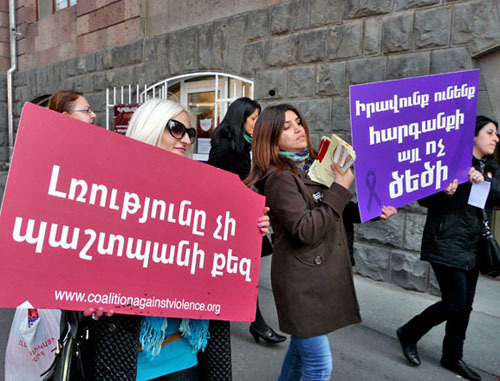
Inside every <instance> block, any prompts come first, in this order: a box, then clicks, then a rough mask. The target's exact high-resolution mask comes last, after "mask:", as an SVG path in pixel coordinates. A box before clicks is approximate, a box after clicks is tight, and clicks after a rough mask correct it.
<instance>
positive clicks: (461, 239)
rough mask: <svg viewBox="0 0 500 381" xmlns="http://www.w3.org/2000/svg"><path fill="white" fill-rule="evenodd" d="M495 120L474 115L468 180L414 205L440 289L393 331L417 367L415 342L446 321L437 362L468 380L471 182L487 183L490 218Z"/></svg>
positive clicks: (496, 182)
mask: <svg viewBox="0 0 500 381" xmlns="http://www.w3.org/2000/svg"><path fill="white" fill-rule="evenodd" d="M497 128H498V124H497V122H495V121H493V120H491V119H489V118H486V117H484V116H478V117H477V120H476V130H475V136H474V148H473V152H472V153H473V158H472V168H471V169H470V171H469V182H466V183H464V184H460V185H459V186H457V185H458V182H457V180H455V181H453V183H451V184H450V185H449V186H448V188H447V189H446V190H444V191H443V192H439V193H436V194H434V195H431V196H429V197H426V198H424V199H422V200H420V201H419V203H420V204H421V205H422V206H424V207H426V208H428V212H427V220H426V223H425V228H424V233H423V237H422V251H421V259H422V260H424V261H428V262H430V263H431V266H432V269H433V270H434V273H435V274H436V278H437V281H438V284H439V288H440V290H441V301H439V302H437V303H435V304H433V305H432V306H430V307H429V308H427V309H426V310H424V311H423V312H422V313H421V314H420V315H417V316H415V317H414V318H413V319H411V320H410V321H409V322H408V323H406V324H405V325H403V326H402V327H400V328H399V329H398V330H397V336H398V339H399V342H400V344H401V348H402V350H403V354H404V355H405V357H406V358H407V359H408V361H409V362H410V363H411V364H413V365H420V358H419V356H418V352H417V347H416V343H417V341H418V340H419V339H420V338H421V337H422V336H423V335H425V334H426V333H427V332H428V331H429V330H430V329H431V328H433V327H434V326H436V325H438V324H441V323H442V322H444V321H446V334H445V337H444V340H443V351H442V358H441V365H442V366H443V367H445V368H447V369H449V370H451V371H453V372H455V373H457V374H459V375H460V376H462V377H463V378H465V379H467V380H480V379H481V377H480V376H479V375H478V374H477V373H476V372H474V371H473V370H472V369H470V368H469V367H468V366H467V364H466V363H465V362H464V361H463V360H462V354H463V345H464V340H465V332H466V330H467V325H468V323H469V317H470V313H471V311H472V302H473V300H474V294H475V291H476V284H477V279H478V276H479V270H478V266H477V257H478V255H480V254H481V253H480V252H478V243H479V238H480V236H481V232H482V223H481V221H482V217H481V214H482V213H481V209H479V208H477V207H474V206H471V205H469V204H468V199H469V194H470V191H471V186H472V184H478V183H480V182H482V181H488V182H491V188H490V193H489V195H488V199H487V202H486V205H485V210H486V213H487V214H488V218H489V219H491V213H492V210H493V206H495V205H500V170H499V169H500V168H499V167H498V164H497V162H496V160H495V158H494V156H493V153H494V152H495V148H496V145H497V143H498V141H499V138H498V136H497Z"/></svg>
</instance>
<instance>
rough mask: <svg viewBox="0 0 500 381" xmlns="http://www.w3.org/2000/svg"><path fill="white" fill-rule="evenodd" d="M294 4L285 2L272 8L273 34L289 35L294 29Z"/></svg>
mask: <svg viewBox="0 0 500 381" xmlns="http://www.w3.org/2000/svg"><path fill="white" fill-rule="evenodd" d="M292 14H293V3H292V2H284V3H279V4H276V5H274V6H273V7H272V8H271V32H272V34H282V33H287V32H289V31H290V30H291V29H292Z"/></svg>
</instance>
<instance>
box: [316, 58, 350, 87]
mask: <svg viewBox="0 0 500 381" xmlns="http://www.w3.org/2000/svg"><path fill="white" fill-rule="evenodd" d="M345 70H346V63H345V62H333V63H326V64H321V65H318V67H317V74H316V94H319V95H346V94H347V84H346V81H345Z"/></svg>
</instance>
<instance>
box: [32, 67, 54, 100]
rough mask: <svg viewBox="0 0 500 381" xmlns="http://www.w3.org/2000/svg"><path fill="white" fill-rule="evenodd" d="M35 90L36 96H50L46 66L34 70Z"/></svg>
mask: <svg viewBox="0 0 500 381" xmlns="http://www.w3.org/2000/svg"><path fill="white" fill-rule="evenodd" d="M36 79H37V81H36V90H37V93H38V94H50V92H51V86H50V83H49V81H50V79H49V75H48V69H47V66H41V67H38V68H37V69H36Z"/></svg>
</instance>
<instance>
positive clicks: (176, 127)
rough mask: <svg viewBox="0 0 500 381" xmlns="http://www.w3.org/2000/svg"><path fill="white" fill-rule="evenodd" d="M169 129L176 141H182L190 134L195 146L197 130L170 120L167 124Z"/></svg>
mask: <svg viewBox="0 0 500 381" xmlns="http://www.w3.org/2000/svg"><path fill="white" fill-rule="evenodd" d="M167 128H168V132H170V135H172V136H173V137H174V138H176V139H179V140H181V139H182V138H183V137H184V135H186V134H188V136H189V140H190V141H191V144H193V143H194V141H195V139H196V130H195V129H194V128H186V126H185V125H184V124H182V123H181V122H179V121H177V120H174V119H170V120H169V121H168V122H167Z"/></svg>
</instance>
